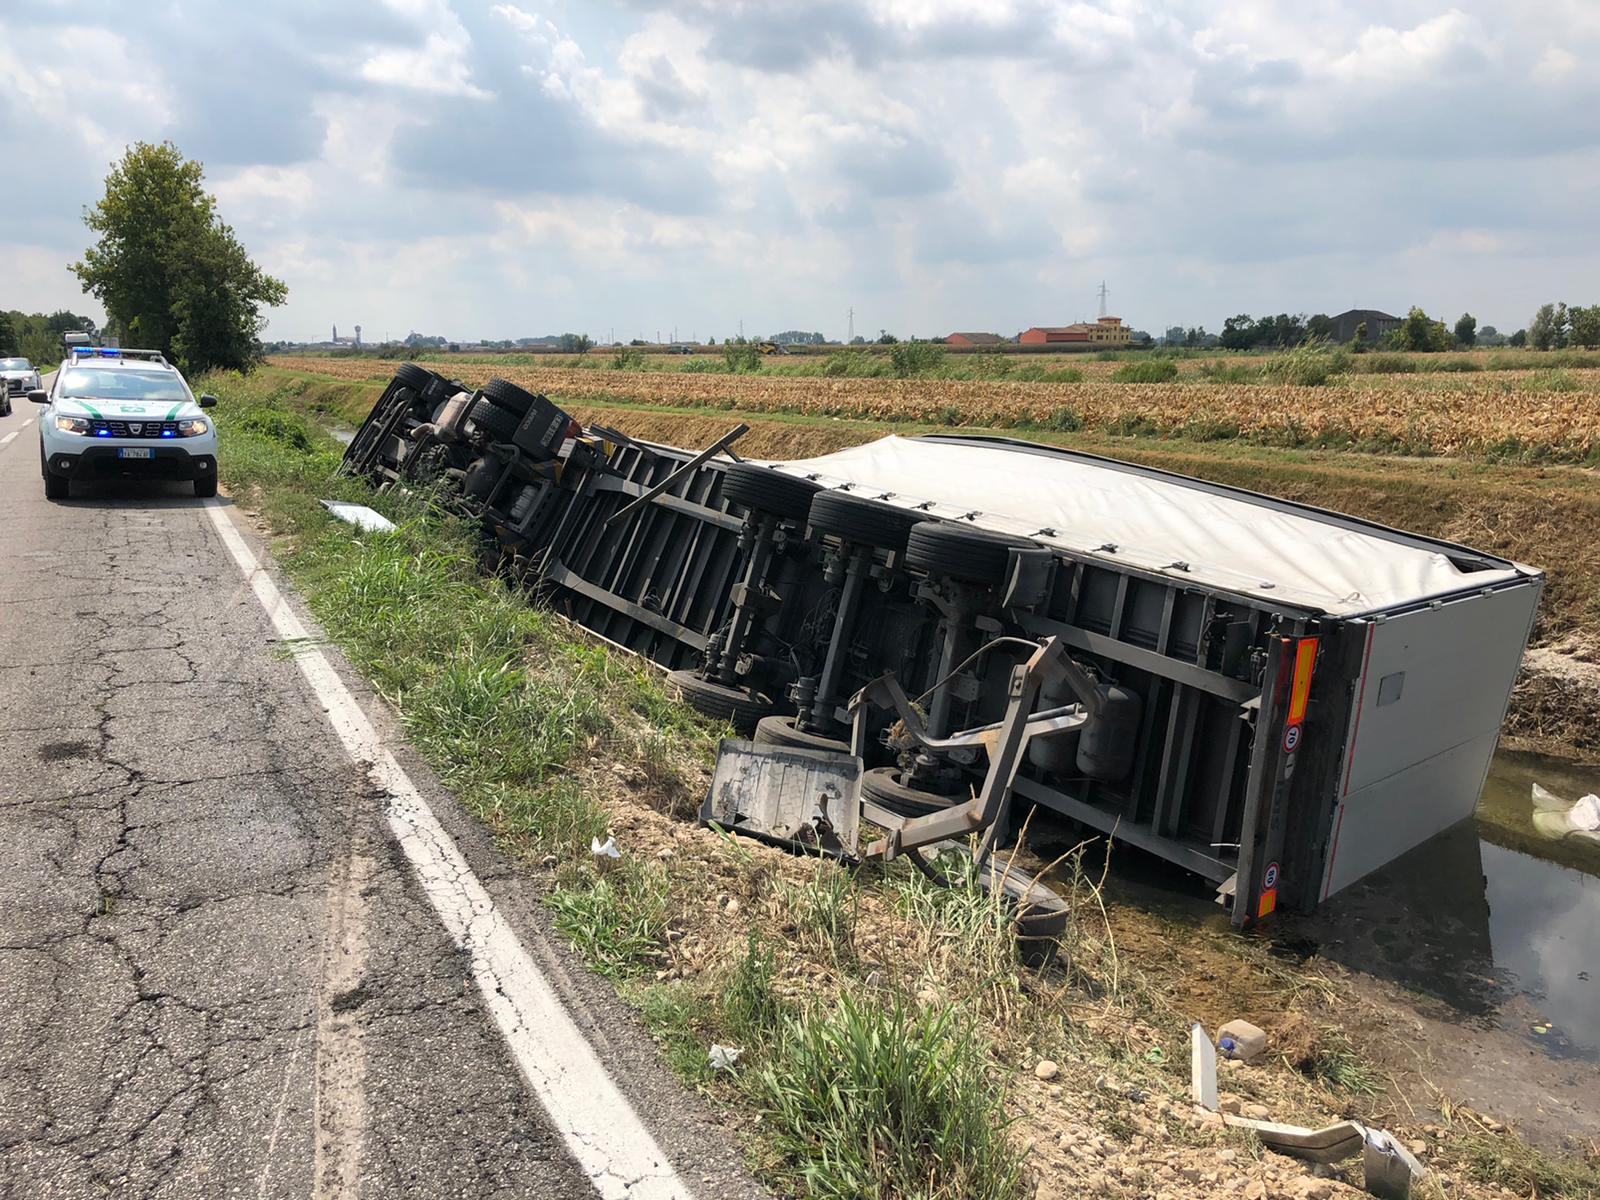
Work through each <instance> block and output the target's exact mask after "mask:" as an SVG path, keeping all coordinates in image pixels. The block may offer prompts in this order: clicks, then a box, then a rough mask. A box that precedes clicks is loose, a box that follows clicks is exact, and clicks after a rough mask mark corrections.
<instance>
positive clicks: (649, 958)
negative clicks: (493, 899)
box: [546, 859, 671, 977]
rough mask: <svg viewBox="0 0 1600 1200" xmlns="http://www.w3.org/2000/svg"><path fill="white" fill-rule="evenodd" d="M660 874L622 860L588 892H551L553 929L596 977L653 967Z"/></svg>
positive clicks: (662, 893) (662, 889)
mask: <svg viewBox="0 0 1600 1200" xmlns="http://www.w3.org/2000/svg"><path fill="white" fill-rule="evenodd" d="M670 897H671V890H670V888H669V886H668V882H667V876H666V872H665V871H663V870H662V869H661V868H659V867H656V866H652V865H640V864H638V863H634V862H631V861H630V860H628V859H623V860H622V861H621V862H620V863H619V864H618V865H617V866H616V867H614V868H613V869H612V870H610V871H607V872H606V873H604V874H602V875H599V876H597V877H594V878H593V882H592V883H590V885H589V886H587V887H584V886H581V885H580V886H576V887H563V888H557V889H556V890H554V891H552V892H551V893H550V894H549V896H548V897H547V898H546V902H547V903H548V904H549V905H550V907H551V908H552V909H554V910H555V914H556V929H557V931H558V932H560V934H561V936H562V937H564V938H566V939H567V940H568V941H569V942H571V943H572V944H573V946H574V947H575V948H576V949H577V950H578V952H579V953H580V954H582V955H583V957H584V958H585V959H586V960H587V961H588V963H589V965H590V966H592V967H593V968H594V969H595V970H596V971H599V972H600V973H601V974H602V975H610V976H612V977H624V976H628V975H635V974H637V973H638V972H640V971H642V970H643V969H644V968H645V967H647V966H648V965H649V964H651V963H653V962H654V961H655V960H656V958H657V957H658V956H659V954H660V952H661V945H662V941H663V939H664V937H665V935H666V929H667V917H668V902H669V900H670Z"/></svg>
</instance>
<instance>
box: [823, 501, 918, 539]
mask: <svg viewBox="0 0 1600 1200" xmlns="http://www.w3.org/2000/svg"><path fill="white" fill-rule="evenodd" d="M925 519H926V518H924V517H923V515H922V514H921V513H914V512H907V511H906V510H905V509H903V508H896V507H895V506H894V505H892V504H885V503H883V501H881V500H868V499H866V498H865V497H862V496H852V495H851V494H850V493H849V492H838V491H834V492H818V493H817V496H816V499H814V500H812V502H811V514H810V517H809V521H810V524H811V527H812V528H813V529H816V530H818V531H820V532H822V533H831V534H833V535H834V536H836V537H838V538H841V539H842V540H844V541H846V542H854V543H855V544H856V545H859V546H877V547H880V548H881V549H884V550H894V551H901V550H904V549H905V548H906V538H907V537H909V536H910V534H911V530H912V528H913V527H914V526H916V525H919V524H921V523H922V522H923V521H924V520H925Z"/></svg>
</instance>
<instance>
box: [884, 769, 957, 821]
mask: <svg viewBox="0 0 1600 1200" xmlns="http://www.w3.org/2000/svg"><path fill="white" fill-rule="evenodd" d="M861 798H862V799H863V800H871V801H872V802H873V803H874V804H878V805H881V806H882V807H884V808H887V809H888V810H889V811H890V812H895V813H899V814H900V815H901V816H906V817H920V816H923V815H924V814H926V813H931V812H939V811H940V810H941V809H946V808H953V807H954V806H955V805H957V804H961V803H964V802H965V801H966V800H967V797H966V796H963V795H961V794H959V793H952V794H951V795H948V796H947V795H944V794H943V793H940V792H925V791H923V790H922V789H921V788H914V787H907V786H906V785H905V784H903V783H901V782H900V768H899V767H873V768H872V770H870V771H867V772H864V773H863V774H862V776H861Z"/></svg>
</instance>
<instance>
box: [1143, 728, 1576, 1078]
mask: <svg viewBox="0 0 1600 1200" xmlns="http://www.w3.org/2000/svg"><path fill="white" fill-rule="evenodd" d="M1536 780H1537V781H1538V782H1539V783H1541V784H1543V785H1544V787H1546V788H1547V789H1549V790H1550V791H1552V792H1554V793H1555V794H1556V795H1558V796H1562V797H1566V798H1568V799H1572V800H1576V799H1577V798H1578V797H1579V796H1581V795H1583V794H1584V793H1585V792H1592V791H1600V768H1588V769H1584V768H1574V767H1573V766H1572V765H1571V764H1570V763H1567V762H1564V761H1561V760H1555V759H1542V758H1539V757H1537V756H1532V755H1521V754H1511V753H1502V754H1501V755H1499V756H1498V757H1497V758H1496V759H1495V762H1494V765H1493V767H1492V768H1491V771H1490V775H1489V779H1488V782H1487V784H1486V785H1485V787H1484V790H1483V795H1482V797H1481V798H1480V800H1479V805H1478V813H1477V817H1476V819H1475V820H1473V821H1466V822H1463V823H1462V824H1460V825H1458V826H1456V827H1455V828H1453V829H1449V830H1446V831H1445V832H1444V833H1442V834H1440V835H1438V836H1437V837H1435V838H1432V839H1431V840H1429V841H1428V842H1425V843H1424V844H1423V845H1421V846H1418V847H1417V848H1416V849H1414V850H1412V851H1410V852H1409V853H1407V854H1405V855H1403V856H1401V857H1400V858H1398V859H1396V860H1395V861H1394V862H1392V863H1390V864H1389V865H1388V866H1386V867H1384V868H1383V869H1382V870H1380V871H1376V872H1374V873H1373V874H1371V875H1369V876H1367V878H1365V879H1363V880H1361V881H1360V882H1359V883H1356V884H1355V885H1353V886H1351V887H1349V888H1347V889H1346V890H1345V891H1343V892H1341V893H1339V895H1337V896H1335V897H1334V898H1333V899H1332V900H1330V901H1329V902H1328V903H1327V904H1325V905H1323V906H1322V907H1321V908H1320V909H1318V911H1317V912H1316V913H1315V914H1313V915H1312V916H1309V917H1294V916H1291V915H1289V914H1284V915H1283V917H1282V919H1281V920H1280V921H1278V922H1277V923H1273V924H1269V925H1268V926H1266V927H1265V928H1263V929H1262V930H1261V931H1260V933H1261V936H1263V937H1265V938H1266V939H1267V940H1268V941H1269V942H1272V943H1273V944H1275V945H1276V946H1278V947H1279V948H1280V949H1282V950H1283V951H1284V952H1285V953H1288V954H1290V955H1292V956H1295V957H1300V956H1303V955H1304V954H1305V953H1308V952H1316V953H1319V954H1320V955H1322V956H1323V957H1324V958H1327V959H1331V960H1333V961H1335V962H1338V963H1341V964H1342V965H1344V966H1346V967H1348V968H1350V969H1351V970H1353V971H1357V972H1360V973H1362V974H1365V975H1371V976H1375V977H1377V978H1379V979H1386V980H1390V981H1392V982H1394V983H1397V984H1400V985H1401V986H1403V987H1406V988H1408V989H1410V990H1411V991H1413V992H1417V993H1420V994H1421V995H1422V996H1424V997H1425V998H1428V1000H1429V1001H1431V1003H1432V1004H1433V1006H1434V1007H1435V1008H1436V1009H1437V1010H1438V1012H1439V1015H1440V1016H1442V1017H1445V1018H1446V1019H1447V1020H1449V1021H1460V1020H1466V1021H1469V1022H1472V1023H1474V1024H1477V1025H1479V1026H1481V1027H1483V1028H1485V1029H1494V1030H1501V1031H1504V1032H1505V1033H1507V1034H1509V1035H1512V1036H1514V1037H1516V1038H1518V1039H1519V1040H1522V1041H1525V1042H1526V1043H1528V1044H1529V1045H1530V1046H1536V1047H1538V1048H1539V1049H1540V1050H1541V1051H1543V1052H1544V1053H1545V1054H1547V1055H1550V1056H1552V1057H1555V1058H1562V1059H1569V1060H1573V1059H1577V1060H1586V1061H1588V1062H1590V1063H1600V844H1595V843H1592V842H1581V841H1573V840H1570V839H1569V840H1567V841H1564V842H1550V841H1548V840H1546V839H1544V838H1541V837H1540V836H1539V835H1538V834H1536V833H1535V832H1534V829H1533V823H1532V820H1531V815H1532V801H1531V794H1530V793H1531V789H1532V785H1533V783H1534V781H1536ZM1115 883H1116V888H1117V890H1118V892H1119V893H1120V894H1121V896H1122V898H1123V899H1124V900H1126V901H1129V902H1132V903H1135V904H1138V905H1140V906H1142V907H1145V908H1148V909H1152V910H1154V911H1157V912H1160V913H1163V914H1165V915H1167V916H1175V917H1180V918H1181V919H1183V920H1186V921H1190V922H1199V923H1204V924H1207V925H1209V926H1211V927H1214V928H1217V929H1224V928H1226V927H1227V917H1226V915H1225V914H1224V913H1223V912H1222V910H1221V909H1220V908H1219V907H1218V906H1217V905H1216V904H1215V903H1214V902H1212V901H1211V899H1210V890H1209V889H1208V888H1206V887H1204V885H1202V884H1198V883H1196V884H1194V885H1193V886H1190V887H1183V886H1182V885H1179V884H1178V883H1177V882H1176V880H1175V879H1174V877H1173V874H1172V872H1171V871H1170V869H1167V868H1164V867H1163V866H1162V865H1161V864H1159V863H1156V862H1155V861H1154V860H1150V861H1149V862H1146V861H1144V860H1143V857H1142V856H1140V855H1134V854H1124V855H1122V857H1121V860H1120V862H1119V864H1118V869H1117V871H1116V874H1115Z"/></svg>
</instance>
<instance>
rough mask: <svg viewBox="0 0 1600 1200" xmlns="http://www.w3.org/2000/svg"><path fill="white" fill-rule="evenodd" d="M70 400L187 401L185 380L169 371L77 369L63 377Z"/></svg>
mask: <svg viewBox="0 0 1600 1200" xmlns="http://www.w3.org/2000/svg"><path fill="white" fill-rule="evenodd" d="M61 395H62V396H63V397H64V398H66V399H69V400H187V399H188V398H189V393H188V392H187V391H185V390H184V387H183V380H181V379H179V378H178V376H176V375H174V374H172V373H170V372H167V371H133V370H128V369H126V368H114V369H98V370H97V369H96V368H94V367H73V368H71V369H70V370H68V371H66V372H64V373H63V374H62V376H61Z"/></svg>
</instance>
